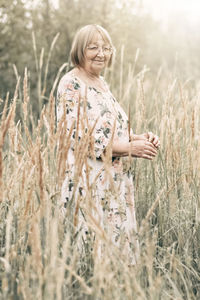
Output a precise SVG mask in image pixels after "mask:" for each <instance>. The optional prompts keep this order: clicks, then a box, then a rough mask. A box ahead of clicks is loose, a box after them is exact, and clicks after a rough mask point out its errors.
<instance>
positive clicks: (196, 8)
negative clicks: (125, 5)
mask: <svg viewBox="0 0 200 300" xmlns="http://www.w3.org/2000/svg"><path fill="white" fill-rule="evenodd" d="M85 1H87V0H85ZM118 1H120V0H118ZM127 1H128V0H127ZM51 2H52V4H53V5H54V6H55V7H57V5H58V0H51ZM94 3H95V1H94ZM136 3H137V4H138V5H139V4H140V3H142V4H143V6H144V8H145V11H148V12H150V13H151V14H152V16H153V17H154V18H155V19H157V20H160V21H162V22H163V23H164V24H167V22H168V19H169V18H170V16H176V15H178V16H179V17H180V16H183V17H184V18H187V19H188V21H189V22H190V24H192V25H197V24H198V23H199V24H200V0H136ZM94 5H95V4H94Z"/></svg>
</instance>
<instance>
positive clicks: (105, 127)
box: [56, 78, 115, 158]
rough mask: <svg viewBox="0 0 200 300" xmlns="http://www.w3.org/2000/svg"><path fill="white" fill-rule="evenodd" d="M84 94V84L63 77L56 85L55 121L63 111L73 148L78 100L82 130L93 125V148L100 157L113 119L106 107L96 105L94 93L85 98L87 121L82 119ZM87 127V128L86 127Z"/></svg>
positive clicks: (109, 134) (80, 134)
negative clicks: (70, 133) (82, 123)
mask: <svg viewBox="0 0 200 300" xmlns="http://www.w3.org/2000/svg"><path fill="white" fill-rule="evenodd" d="M84 94H85V86H81V84H80V83H79V82H78V81H77V80H75V79H73V78H71V79H68V78H67V79H66V78H63V79H61V81H60V84H59V86H58V93H57V108H56V112H57V121H59V120H60V119H61V118H62V116H63V113H64V112H65V114H66V118H67V131H68V132H69V131H70V128H71V126H73V131H72V143H71V145H72V146H71V147H72V150H73V148H74V144H73V142H74V141H75V136H76V121H77V116H78V106H79V101H80V111H79V119H80V120H81V118H83V121H84V125H85V127H84V132H87V131H88V129H91V128H93V127H94V129H93V131H92V141H93V150H94V154H95V156H96V157H97V158H100V157H101V155H102V154H103V152H104V150H105V149H106V147H107V145H108V144H109V141H110V139H111V137H112V131H113V126H114V123H115V122H114V119H113V117H112V114H111V112H110V111H109V109H108V107H105V106H104V105H101V104H100V105H96V101H95V95H94V98H93V96H92V95H91V94H90V95H88V96H89V97H88V98H87V100H86V109H87V121H86V120H84V116H83V106H84V104H83V101H84V96H85V95H84ZM88 127H89V128H88ZM82 134H83V131H82V132H81V131H80V130H79V139H80V138H81V136H82Z"/></svg>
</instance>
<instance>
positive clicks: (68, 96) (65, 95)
mask: <svg viewBox="0 0 200 300" xmlns="http://www.w3.org/2000/svg"><path fill="white" fill-rule="evenodd" d="M80 92H81V91H80V85H79V84H78V83H77V82H76V81H75V80H74V79H72V78H65V76H64V77H63V78H62V79H61V81H60V83H59V86H58V92H57V101H56V114H57V122H59V121H60V120H61V118H62V117H63V114H64V113H65V117H66V120H67V132H69V131H70V129H71V127H72V126H73V131H72V139H73V140H75V134H76V120H77V114H78V105H79V98H80ZM72 145H73V143H72Z"/></svg>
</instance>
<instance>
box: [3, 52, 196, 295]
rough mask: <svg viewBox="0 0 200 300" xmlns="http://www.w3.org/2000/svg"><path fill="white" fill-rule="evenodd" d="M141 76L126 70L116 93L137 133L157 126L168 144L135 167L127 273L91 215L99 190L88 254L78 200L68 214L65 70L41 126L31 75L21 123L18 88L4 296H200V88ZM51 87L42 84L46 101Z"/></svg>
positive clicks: (6, 135) (8, 148) (7, 113)
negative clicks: (134, 238)
mask: <svg viewBox="0 0 200 300" xmlns="http://www.w3.org/2000/svg"><path fill="white" fill-rule="evenodd" d="M121 60H122V61H123V55H122V57H121ZM38 66H39V63H38ZM40 66H41V67H42V58H41V62H40ZM64 67H65V66H64ZM64 67H62V68H61V69H60V72H59V74H60V73H61V72H62V70H63V68H64ZM38 68H39V67H38ZM38 70H39V69H38ZM46 70H48V68H47V67H46ZM134 72H135V66H133V67H130V68H129V72H128V73H127V75H126V74H125V72H123V70H122V68H121V72H120V79H119V80H120V84H118V82H115V84H114V85H113V91H114V94H115V95H116V98H118V96H120V97H119V100H120V102H121V104H122V105H123V106H124V108H125V110H128V107H130V110H131V125H132V127H133V130H134V131H136V133H141V132H143V131H146V130H147V129H149V130H152V131H153V132H156V133H157V134H158V135H159V136H160V139H161V148H160V151H159V154H158V157H157V158H156V159H155V160H154V161H153V162H150V161H143V160H140V159H133V161H132V172H133V174H134V185H135V201H136V213H137V221H138V235H139V241H140V248H141V256H140V258H139V261H138V263H137V265H136V266H134V267H132V268H130V267H128V265H127V263H126V258H124V257H123V256H122V255H121V249H118V248H116V247H115V246H114V245H113V244H112V243H111V242H110V241H109V239H107V238H106V234H105V232H104V231H103V230H102V228H100V227H99V225H98V223H97V222H96V221H95V219H94V218H93V217H92V214H91V213H90V211H91V205H92V198H91V191H90V190H88V193H87V195H86V197H85V198H83V199H82V203H84V209H85V211H87V212H88V221H87V222H88V224H87V225H88V228H89V229H90V232H89V234H88V239H87V242H86V243H85V249H84V253H80V252H78V251H77V250H76V249H77V247H76V244H77V237H76V236H75V235H74V226H76V222H78V220H77V219H76V211H75V213H73V212H74V210H73V209H72V207H73V199H72V201H71V202H70V203H71V204H70V205H69V206H68V207H67V211H66V215H65V218H63V217H62V214H61V203H60V192H61V185H62V182H63V180H64V177H65V161H66V157H67V154H68V149H69V143H70V134H69V135H68V136H67V135H66V133H65V132H66V130H65V129H66V122H67V120H65V119H63V120H61V121H60V123H59V124H58V126H57V128H56V127H55V123H56V120H55V110H54V108H55V98H54V96H53V95H54V93H53V92H54V90H55V87H56V83H57V81H58V78H59V74H58V76H57V78H56V81H55V84H54V86H53V88H52V92H51V94H50V96H49V102H48V105H46V106H45V107H43V108H42V107H41V114H40V118H39V120H38V122H37V123H35V122H34V117H33V114H32V110H31V98H30V94H29V93H30V92H29V90H28V88H27V87H28V78H27V71H25V76H24V81H23V100H21V104H20V109H21V116H22V118H21V121H17V120H16V102H17V103H19V100H20V99H19V96H18V90H19V83H18V85H17V87H16V92H15V95H14V97H13V101H12V104H11V105H10V107H9V109H8V107H7V103H8V99H7V100H5V105H4V111H3V113H2V117H1V130H0V217H1V219H0V220H1V222H0V295H1V299H95V300H96V299H152V300H156V299H162V300H163V299H177V300H178V299H199V298H200V292H199V291H200V213H199V211H200V207H199V206H200V203H199V185H200V180H199V179H200V172H199V171H200V170H199V168H200V156H199V149H200V138H199V132H200V120H199V116H200V102H199V91H198V88H197V83H198V82H197V83H196V85H195V84H194V83H191V82H186V83H181V82H179V80H178V79H176V78H169V79H168V78H167V75H166V76H164V75H162V74H161V73H159V74H158V77H157V80H154V81H153V80H152V79H151V77H150V76H148V74H147V75H146V69H144V70H143V71H142V72H140V73H139V74H134ZM40 74H41V70H40ZM45 78H46V77H45ZM39 80H41V78H40V79H39ZM45 80H46V79H45ZM112 80H113V79H112ZM112 84H113V81H112ZM118 87H119V88H118ZM44 88H46V82H45V84H44ZM42 90H43V89H42V88H41V83H40V84H39V90H38V93H39V98H40V99H41V95H42V92H41V91H42ZM127 91H128V92H127ZM18 105H19V104H18ZM30 124H31V126H30ZM30 128H31V133H30ZM87 143H89V139H88V138H87V137H86V138H85V140H83V141H82V143H78V142H77V145H76V147H77V149H76V150H77V153H79V152H78V151H81V149H87V145H86V144H87ZM83 158H84V157H83ZM83 158H82V157H79V159H77V166H76V167H77V170H80V169H81V168H82V164H83V163H84V160H83ZM77 178H78V177H77ZM90 188H91V189H92V187H90ZM93 232H95V234H96V236H97V238H96V241H94V240H93V239H92V234H93ZM101 241H103V242H104V244H105V245H106V247H105V253H104V257H103V258H102V257H100V256H99V255H98V253H97V252H98V244H97V243H98V242H101ZM91 249H92V250H91Z"/></svg>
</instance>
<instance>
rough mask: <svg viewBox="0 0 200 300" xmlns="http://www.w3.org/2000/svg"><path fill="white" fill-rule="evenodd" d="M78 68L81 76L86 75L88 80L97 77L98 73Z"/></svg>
mask: <svg viewBox="0 0 200 300" xmlns="http://www.w3.org/2000/svg"><path fill="white" fill-rule="evenodd" d="M78 70H79V72H80V73H81V74H82V75H83V76H86V77H87V78H88V79H90V80H95V79H99V76H100V73H93V72H90V71H88V70H86V69H84V68H82V67H79V68H78Z"/></svg>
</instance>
